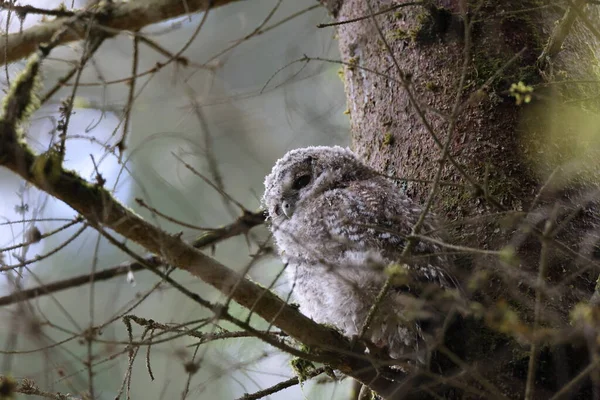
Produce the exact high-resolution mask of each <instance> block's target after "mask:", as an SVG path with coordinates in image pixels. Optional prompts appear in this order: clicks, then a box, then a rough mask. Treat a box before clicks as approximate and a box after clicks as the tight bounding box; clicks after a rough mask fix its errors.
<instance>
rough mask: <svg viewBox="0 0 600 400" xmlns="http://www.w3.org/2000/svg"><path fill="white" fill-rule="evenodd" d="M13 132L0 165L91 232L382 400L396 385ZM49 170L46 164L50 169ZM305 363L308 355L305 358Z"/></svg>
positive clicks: (1, 135) (1, 133)
mask: <svg viewBox="0 0 600 400" xmlns="http://www.w3.org/2000/svg"><path fill="white" fill-rule="evenodd" d="M18 137H19V135H18V133H17V128H15V126H14V124H11V123H9V122H8V121H6V120H0V165H1V166H3V167H5V168H7V169H9V170H11V171H13V172H14V173H16V174H18V175H20V176H21V177H22V178H23V179H25V180H26V181H28V182H30V183H31V184H34V185H35V186H37V187H39V188H40V189H42V190H44V191H46V192H47V193H49V194H50V195H52V196H54V197H55V198H57V199H59V200H62V201H63V202H65V203H66V204H68V205H69V206H71V207H72V208H73V209H74V210H76V211H77V212H79V213H80V214H81V215H82V216H83V217H85V218H86V219H87V220H88V221H89V222H90V225H91V226H95V227H96V226H97V227H99V229H101V228H109V229H112V230H114V231H115V232H117V233H119V234H121V235H123V236H124V237H126V238H128V239H129V240H132V241H134V242H136V243H138V244H140V245H142V246H143V247H145V248H146V249H147V250H148V251H150V252H152V253H154V254H156V255H158V256H160V257H161V258H163V259H164V260H165V261H166V262H167V263H169V264H171V265H174V266H176V267H178V268H180V269H184V270H186V271H188V272H190V273H191V274H192V275H194V276H196V277H198V278H200V279H202V280H203V281H204V282H206V283H208V284H210V285H212V286H213V287H215V288H216V289H218V290H219V291H221V292H222V293H223V294H224V295H226V296H230V297H231V298H232V299H233V300H235V301H236V302H238V303H239V304H241V305H242V306H244V307H246V308H253V311H254V313H256V314H258V315H259V316H261V317H262V318H263V319H265V320H266V321H269V322H270V323H272V324H273V325H275V326H277V327H278V328H280V329H281V330H283V331H284V332H285V333H287V334H288V335H290V336H291V337H293V338H295V339H296V340H298V341H300V342H301V343H303V344H304V345H306V346H308V347H309V348H311V350H313V351H317V352H318V354H319V358H320V359H321V360H322V359H323V357H325V358H326V359H327V360H328V361H330V364H331V366H332V367H334V368H336V369H340V370H342V371H343V372H344V373H346V374H347V375H350V376H352V377H354V378H356V379H357V380H359V381H361V382H363V383H365V384H367V385H368V386H370V387H371V388H373V389H374V390H375V391H377V392H378V393H380V394H383V395H384V396H386V397H387V396H388V395H392V394H394V392H395V389H394V388H395V386H396V383H395V382H393V381H391V380H388V379H386V378H385V377H383V376H381V375H380V373H379V372H378V371H376V369H375V368H374V366H373V364H372V363H371V362H369V361H368V360H366V359H365V357H364V355H363V353H362V349H360V346H355V348H354V349H352V348H351V346H350V344H349V342H348V341H347V340H346V339H345V338H344V337H343V336H341V335H340V334H339V333H337V332H336V331H334V330H332V329H330V328H327V327H324V326H321V325H319V324H317V323H315V322H314V321H312V320H311V319H309V318H307V317H306V316H304V315H303V314H301V313H300V312H299V311H298V310H297V309H296V307H293V306H290V305H289V304H287V303H286V302H284V301H283V300H282V299H280V298H279V297H278V296H276V295H275V294H273V293H272V292H270V291H269V290H268V289H265V288H262V287H261V286H259V285H257V284H255V283H253V282H251V281H250V280H248V279H246V278H244V277H243V276H242V275H240V274H238V273H237V272H235V271H233V270H231V269H229V268H227V267H226V266H224V265H223V264H221V263H219V262H218V261H216V260H214V259H213V258H211V257H208V256H207V255H205V254H204V253H202V252H200V251H199V250H197V249H196V248H194V247H193V246H192V245H190V244H188V243H186V242H185V241H183V240H182V239H181V238H180V236H179V235H171V234H169V233H167V232H165V231H164V230H162V229H160V228H158V227H156V226H154V225H152V224H150V223H149V222H147V221H146V220H144V219H143V218H142V217H140V216H139V215H137V214H136V213H135V212H134V211H133V210H131V209H129V208H128V207H126V206H124V205H123V204H121V203H120V202H119V201H118V200H117V199H115V198H114V197H113V196H112V194H111V193H110V192H109V191H108V190H106V189H105V188H104V187H102V186H99V185H93V184H91V183H89V182H87V181H86V180H84V179H83V178H81V177H80V176H79V175H78V174H77V173H75V172H74V171H70V170H65V169H63V168H62V167H61V166H60V165H51V166H50V167H49V168H40V167H39V166H36V165H35V164H36V163H37V164H39V163H40V162H41V161H40V159H41V158H43V157H44V156H45V155H44V154H42V155H36V154H34V153H33V151H32V150H31V149H30V148H29V147H27V146H26V144H24V143H23V142H22V141H21V140H19V139H18ZM50 164H51V163H50ZM306 358H308V359H310V358H311V357H310V353H307V354H306Z"/></svg>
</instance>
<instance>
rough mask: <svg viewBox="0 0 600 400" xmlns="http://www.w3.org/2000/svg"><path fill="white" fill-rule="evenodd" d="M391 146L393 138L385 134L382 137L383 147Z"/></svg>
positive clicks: (387, 133)
mask: <svg viewBox="0 0 600 400" xmlns="http://www.w3.org/2000/svg"><path fill="white" fill-rule="evenodd" d="M393 144H394V136H393V135H392V134H391V133H390V132H386V133H385V135H383V145H384V146H391V145H393Z"/></svg>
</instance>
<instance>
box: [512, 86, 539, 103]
mask: <svg viewBox="0 0 600 400" xmlns="http://www.w3.org/2000/svg"><path fill="white" fill-rule="evenodd" d="M509 92H510V95H511V96H512V97H514V98H515V101H516V103H517V105H518V106H520V105H521V104H523V103H525V104H527V103H529V102H531V94H532V93H533V86H529V85H526V84H524V83H523V82H521V81H519V83H513V84H512V85H510V89H509Z"/></svg>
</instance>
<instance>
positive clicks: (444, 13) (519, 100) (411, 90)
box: [324, 0, 600, 398]
mask: <svg viewBox="0 0 600 400" xmlns="http://www.w3.org/2000/svg"><path fill="white" fill-rule="evenodd" d="M324 3H325V5H326V6H327V7H328V9H329V11H330V12H331V14H332V15H333V16H334V17H335V20H336V21H337V22H343V21H348V20H354V19H358V20H357V21H354V22H349V23H342V24H340V25H338V26H337V27H336V29H337V35H338V37H339V47H340V51H341V57H342V60H343V61H344V62H345V63H346V66H345V67H344V82H345V87H346V94H347V101H348V112H349V116H350V120H351V127H352V146H353V148H354V150H355V151H356V152H357V153H358V154H359V155H360V156H361V157H362V158H363V159H364V161H365V162H367V163H368V164H370V165H371V166H373V167H374V168H376V169H377V170H379V171H381V172H383V173H385V174H387V175H391V176H395V177H398V178H406V179H407V180H402V179H400V180H399V181H400V182H401V187H402V189H403V190H405V191H406V192H407V193H408V194H410V195H411V196H413V197H414V198H416V199H418V200H420V201H422V202H425V201H426V199H427V198H428V196H429V193H430V192H431V188H432V181H434V180H435V177H436V172H437V170H438V168H442V170H441V175H440V177H439V178H440V179H438V182H439V185H438V186H439V190H437V193H436V196H435V198H434V201H433V209H434V210H435V211H436V212H437V213H438V214H440V215H444V216H446V218H447V220H448V222H449V226H451V227H452V229H450V230H451V231H452V232H453V233H454V238H455V242H458V243H460V244H462V245H465V246H470V247H471V248H473V249H484V250H500V251H499V253H498V254H491V255H490V253H486V254H483V252H477V251H473V252H463V254H465V255H466V256H465V257H461V260H462V261H463V262H459V263H458V264H460V265H462V264H464V268H462V273H461V272H457V274H459V275H460V280H461V282H462V285H463V288H464V289H465V292H467V295H468V296H469V297H470V299H471V307H472V308H474V309H477V310H478V311H477V312H474V313H472V314H471V315H470V316H469V317H467V318H466V319H465V320H463V321H462V322H461V323H457V324H455V325H454V326H453V327H452V328H451V329H450V331H448V333H447V336H446V341H447V346H448V347H451V348H453V349H454V350H456V352H457V353H460V354H459V355H460V357H462V359H463V361H464V363H465V364H464V365H460V364H457V363H456V362H450V363H446V364H444V365H445V367H439V368H442V369H445V370H443V371H436V373H437V372H441V373H443V374H449V375H451V374H459V372H460V371H461V370H463V368H464V367H465V365H469V366H471V367H475V368H476V369H477V371H478V373H479V374H481V376H480V377H477V376H476V374H473V373H466V374H464V375H463V376H462V378H456V379H457V381H461V382H462V384H465V383H468V384H469V385H474V386H475V387H480V386H481V385H484V386H485V383H483V382H484V381H488V382H491V384H492V385H494V386H495V387H496V389H498V390H499V391H500V392H502V393H503V394H504V395H506V396H507V397H509V398H522V397H523V396H524V394H525V391H526V390H528V393H527V397H530V398H549V397H551V396H552V395H553V394H555V393H557V392H558V391H559V390H561V389H563V391H564V393H565V396H580V397H581V398H590V397H589V396H590V390H592V389H590V387H591V385H589V380H588V379H589V377H590V376H591V377H592V378H593V376H594V373H593V371H592V373H591V374H590V373H587V372H586V373H585V374H584V376H583V379H582V380H581V382H583V385H582V384H580V383H581V382H579V381H577V382H573V381H571V379H572V378H573V377H574V376H575V375H576V374H577V373H578V372H579V371H581V370H582V369H583V368H585V367H586V366H588V365H589V363H590V359H595V357H596V355H593V354H592V355H590V351H589V350H588V348H587V347H586V346H584V345H582V343H583V342H585V340H583V341H580V340H579V339H581V337H582V335H580V333H581V332H582V331H578V330H575V331H576V332H575V333H573V328H572V327H573V326H574V325H576V324H574V323H571V324H569V320H570V318H571V317H572V311H573V309H574V308H575V307H576V306H577V305H578V304H579V305H581V304H583V305H588V304H589V300H590V297H591V296H592V294H593V292H594V282H595V280H596V277H597V276H598V269H597V267H596V265H595V261H594V255H595V254H596V253H597V252H594V251H593V250H591V251H590V249H594V248H595V246H596V245H595V242H594V240H592V239H589V238H592V237H594V235H595V230H596V226H597V220H596V219H597V217H596V215H595V214H596V213H595V212H594V210H595V208H594V207H593V201H594V200H595V198H594V197H593V196H590V195H589V192H588V191H589V189H590V188H591V187H593V186H594V185H595V184H596V183H597V182H598V181H597V179H596V177H597V171H596V170H597V167H596V166H595V165H593V164H594V160H596V163H597V160H598V158H596V157H594V155H595V154H597V153H595V150H594V146H595V140H597V139H595V136H594V135H595V133H596V132H595V131H594V129H593V128H589V129H587V131H586V132H591V134H590V135H591V136H593V138H590V135H588V136H586V137H585V140H584V139H582V134H581V129H582V125H586V126H588V125H594V124H593V123H591V122H590V121H595V120H594V116H593V115H594V112H595V111H597V102H596V101H595V100H594V96H596V93H597V92H598V89H600V87H599V86H598V85H597V83H596V82H595V81H597V80H598V71H599V69H598V61H597V60H598V59H599V58H598V56H600V54H598V53H599V52H600V47H599V44H600V37H599V35H598V30H597V29H595V25H597V24H596V21H598V20H599V19H598V15H599V12H598V9H599V8H598V7H599V6H597V5H587V2H586V1H559V2H556V1H548V0H542V1H538V0H532V1H512V0H507V1H500V2H498V1H485V0H482V1H468V2H467V1H459V0H437V1H424V2H417V3H418V4H414V5H410V4H412V3H410V4H403V3H408V2H406V1H401V2H398V1H378V0H377V1H376V0H370V1H365V0H341V1H328V2H324ZM390 8H391V9H390ZM387 9H390V10H389V11H388V12H383V13H379V12H380V11H383V10H387ZM373 13H375V14H378V15H376V16H375V17H372V16H370V15H372V14H373ZM361 17H364V18H361ZM592 21H593V22H592ZM599 28H600V27H599ZM583 81H584V82H583ZM519 82H522V84H519ZM575 82H577V83H575ZM513 84H514V85H513ZM511 87H512V89H511ZM457 96H458V103H457ZM456 104H458V107H456ZM581 120H585V121H587V122H588V123H587V124H582V123H581ZM596 126H600V125H596ZM449 135H450V136H449ZM596 136H597V135H596ZM436 137H437V138H436ZM447 140H448V157H442V154H443V152H442V147H443V144H444V143H445V142H446V141H447ZM582 140H584V141H589V142H590V143H588V144H582V143H577V142H580V141H582ZM572 143H577V144H576V145H575V146H573V145H572ZM581 147H585V149H583V150H582V149H581ZM578 151H579V152H578ZM583 153H585V154H583ZM585 157H588V158H589V161H590V163H579V162H580V161H581V160H583V159H585ZM574 165H575V166H574ZM583 166H585V167H586V168H583ZM582 169H586V171H585V172H582ZM566 170H568V171H567V172H565V171H566ZM557 171H558V172H557ZM574 171H575V173H573V172H574ZM549 179H550V180H549ZM590 183H592V184H594V185H590ZM542 187H543V189H544V190H543V192H542V193H541V195H539V196H538V194H540V190H541V188H542ZM584 194H585V195H586V196H587V197H585V199H584V200H582V197H581V196H582V195H584ZM545 227H547V228H548V229H546V230H545ZM544 232H546V235H544ZM542 242H545V243H546V247H545V249H544V250H543V253H544V257H543V258H542V260H546V261H540V252H541V250H540V249H541V248H542V247H543V246H541V243H542ZM582 260H583V261H582ZM540 269H542V273H539V271H540ZM538 277H539V278H538ZM538 279H539V280H538ZM546 290H547V291H546ZM552 290H554V291H552ZM538 292H540V293H538ZM551 293H554V294H555V296H554V295H552V294H551ZM536 295H538V298H537V300H536ZM536 303H538V304H537V316H536ZM588 311H589V310H588ZM541 327H543V328H552V329H551V332H552V333H550V334H548V335H549V337H548V338H546V339H544V340H542V339H540V337H541V336H540V334H539V332H540V330H541ZM570 329H571V330H570ZM593 331H594V332H595V334H596V335H597V332H598V331H597V329H594V330H593ZM567 332H570V333H572V335H570V336H569V334H567ZM533 338H537V339H536V340H535V341H536V343H537V345H536V347H535V348H533V349H532V347H531V342H532V340H533ZM558 338H561V339H564V340H562V341H561V340H558ZM559 341H561V342H562V343H561V344H560V345H559V344H557V342H559ZM565 343H566V344H565ZM532 351H533V352H534V357H533V359H532V361H530V358H531V352H532ZM442 364H443V363H441V364H440V365H442ZM532 367H533V368H535V373H532V372H530V371H531V369H532ZM591 369H592V370H593V368H591ZM588 372H589V371H588ZM530 374H531V375H532V377H530V379H529V380H530V384H529V388H528V389H526V386H527V377H528V375H530ZM533 377H535V380H533ZM569 383H571V384H572V388H567V387H566V385H567V384H569ZM452 386H455V387H457V386H460V384H458V383H456V384H448V385H447V387H452ZM533 389H535V390H533ZM444 393H445V395H448V393H450V392H448V391H446V392H444ZM453 393H462V394H466V393H469V390H458V391H454V392H453ZM471 395H472V396H474V397H477V395H473V394H471ZM456 397H458V395H456Z"/></svg>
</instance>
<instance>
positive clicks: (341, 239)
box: [263, 146, 450, 358]
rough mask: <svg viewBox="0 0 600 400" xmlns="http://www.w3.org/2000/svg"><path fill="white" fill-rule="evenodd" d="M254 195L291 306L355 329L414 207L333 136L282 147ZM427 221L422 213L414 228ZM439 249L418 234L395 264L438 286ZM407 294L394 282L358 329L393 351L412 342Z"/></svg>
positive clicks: (416, 333) (414, 329)
mask: <svg viewBox="0 0 600 400" xmlns="http://www.w3.org/2000/svg"><path fill="white" fill-rule="evenodd" d="M263 205H264V207H265V208H266V210H267V211H268V215H269V220H270V229H271V230H272V232H273V236H274V238H275V241H276V243H277V246H278V248H279V250H280V253H281V256H282V259H283V260H284V262H285V263H286V264H287V271H286V273H287V276H288V278H289V281H290V284H291V285H292V286H293V287H294V293H293V294H294V296H295V298H296V301H297V302H298V303H299V304H300V309H301V311H302V312H304V313H305V314H307V315H308V316H309V317H311V318H313V319H314V320H315V321H316V322H319V323H326V324H332V325H334V326H336V327H337V328H339V329H340V330H341V331H343V332H344V334H346V335H347V336H350V337H352V336H356V335H358V334H359V332H360V329H361V327H362V325H363V323H364V321H365V318H366V317H367V315H368V313H369V310H370V308H371V306H372V304H373V302H374V299H375V297H376V296H377V294H378V293H379V291H380V289H381V287H382V286H383V284H384V282H385V281H386V279H387V274H386V273H385V269H386V267H387V266H388V265H390V264H393V263H396V262H398V261H399V257H400V254H401V253H402V251H403V249H404V246H405V244H406V236H407V235H409V234H410V232H411V229H412V227H413V225H414V224H415V223H416V222H417V220H418V218H419V215H420V214H421V211H422V209H421V207H420V206H419V205H417V204H416V203H414V202H413V201H412V200H411V199H410V198H408V197H407V196H405V195H404V194H402V193H401V192H400V190H399V189H398V188H397V187H396V185H395V184H394V183H393V182H392V181H391V180H390V179H388V178H386V177H384V176H381V175H380V174H378V173H377V172H376V171H374V170H373V169H371V168H369V167H368V166H366V165H365V164H363V163H362V162H361V161H360V160H359V159H358V158H357V157H356V156H355V154H354V153H353V152H352V151H350V150H349V149H345V148H342V147H338V146H335V147H307V148H302V149H296V150H292V151H290V152H288V153H287V154H286V155H285V156H284V157H283V158H281V159H280V160H279V161H277V163H276V164H275V166H274V167H273V170H272V172H271V173H270V174H269V175H268V176H267V177H266V178H265V193H264V196H263ZM437 226H438V224H437V222H436V220H435V218H434V216H433V215H428V216H427V217H426V220H425V225H424V231H435V228H436V227H437ZM441 253H442V249H441V248H440V247H439V246H437V245H435V244H432V243H431V242H426V241H421V242H418V243H416V245H415V246H414V250H413V251H412V252H411V254H412V257H411V258H410V259H409V260H404V261H405V262H404V263H402V265H403V266H404V268H406V269H407V273H410V274H411V276H413V277H416V278H417V280H419V281H424V282H430V283H431V284H433V285H436V286H437V287H448V286H450V284H449V279H448V273H447V268H448V264H449V261H448V259H447V258H446V257H445V256H444V255H443V254H441ZM409 286H410V285H409ZM404 289H406V287H405V288H404ZM416 300H418V299H414V298H411V296H410V293H409V292H407V291H406V290H402V289H401V288H398V290H392V291H390V293H389V294H388V295H387V297H386V298H385V299H384V301H383V303H382V304H381V306H380V308H379V310H380V311H379V313H378V314H377V315H376V316H375V319H374V320H373V322H372V324H371V326H370V330H369V331H368V332H367V337H366V339H368V340H369V341H371V342H372V343H373V344H375V345H376V346H378V347H381V348H386V349H388V350H389V354H390V356H391V357H393V358H399V357H402V355H403V354H404V353H407V352H413V351H415V350H416V349H417V347H418V345H419V343H420V341H421V329H420V327H419V325H418V322H416V321H415V318H413V316H412V315H409V314H410V313H409V312H408V311H407V310H409V309H410V308H411V307H412V306H414V304H415V301H416ZM411 304H412V306H411ZM413 308H414V307H413Z"/></svg>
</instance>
